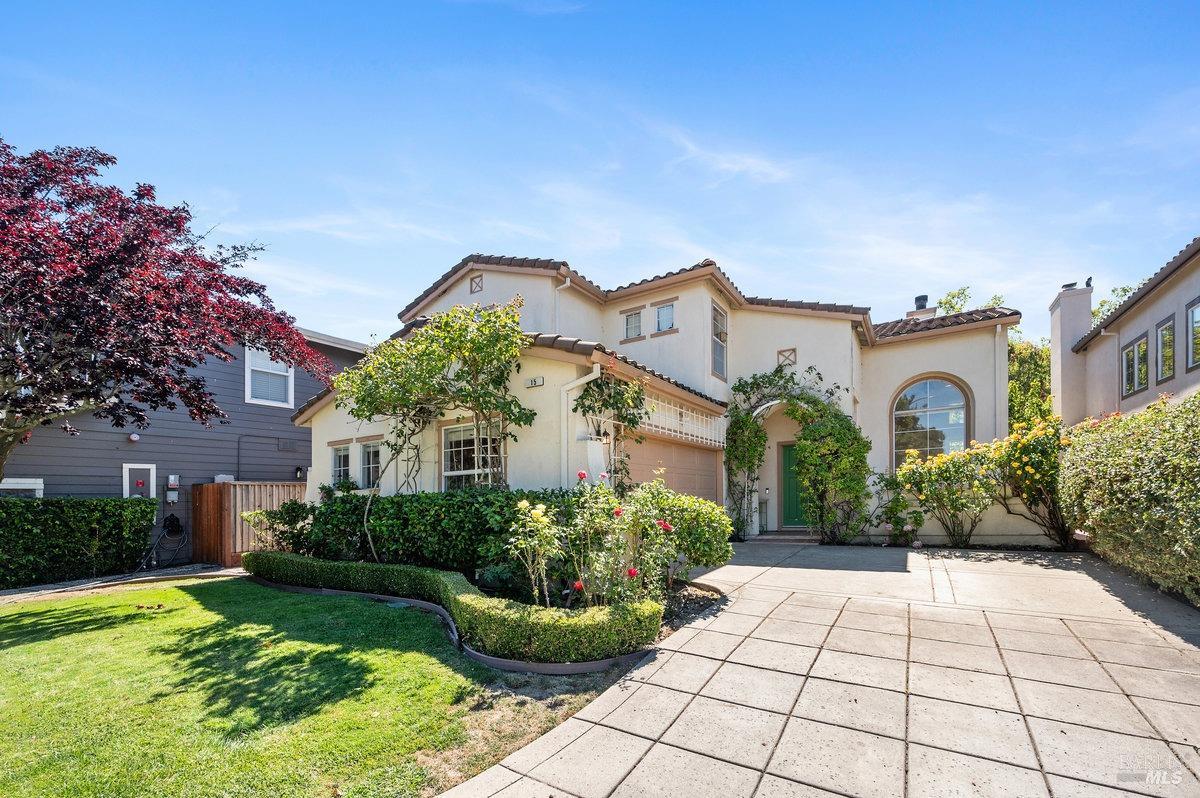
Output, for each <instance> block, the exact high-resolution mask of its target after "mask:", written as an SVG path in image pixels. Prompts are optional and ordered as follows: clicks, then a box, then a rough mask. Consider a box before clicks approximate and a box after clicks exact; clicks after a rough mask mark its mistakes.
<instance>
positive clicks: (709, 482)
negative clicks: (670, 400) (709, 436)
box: [626, 437, 721, 502]
mask: <svg viewBox="0 0 1200 798" xmlns="http://www.w3.org/2000/svg"><path fill="white" fill-rule="evenodd" d="M626 451H627V452H629V475H630V477H631V478H632V479H633V481H634V482H649V481H650V480H652V479H654V478H655V477H656V476H661V477H662V478H663V480H664V481H665V482H666V483H667V487H669V488H671V489H672V490H675V491H679V492H680V493H690V494H692V495H693V496H700V497H701V498H704V499H711V500H712V501H715V502H719V501H720V500H721V453H720V452H717V451H713V450H712V449H703V448H700V447H699V446H689V445H687V444H686V443H679V442H677V441H669V440H663V439H661V438H650V437H647V438H646V439H645V440H643V441H642V442H641V443H629V444H627V445H626ZM658 469H663V473H662V474H655V473H654V472H655V471H656V470H658Z"/></svg>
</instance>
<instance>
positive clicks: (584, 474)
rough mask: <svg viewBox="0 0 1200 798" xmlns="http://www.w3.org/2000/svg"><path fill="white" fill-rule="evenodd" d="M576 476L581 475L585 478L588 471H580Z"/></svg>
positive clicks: (581, 477) (580, 476)
mask: <svg viewBox="0 0 1200 798" xmlns="http://www.w3.org/2000/svg"><path fill="white" fill-rule="evenodd" d="M575 476H577V477H579V478H580V479H581V480H584V479H587V472H586V471H580V472H579V473H578V474H576V475H575Z"/></svg>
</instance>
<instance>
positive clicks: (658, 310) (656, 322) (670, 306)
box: [654, 302, 675, 332]
mask: <svg viewBox="0 0 1200 798" xmlns="http://www.w3.org/2000/svg"><path fill="white" fill-rule="evenodd" d="M664 310H670V311H671V326H670V327H660V326H659V316H658V314H659V313H662V312H663V311H664ZM674 329H675V303H674V302H668V303H667V304H665V305H658V306H656V307H655V308H654V331H655V332H666V331H667V330H674Z"/></svg>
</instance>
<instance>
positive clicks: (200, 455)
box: [4, 344, 356, 562]
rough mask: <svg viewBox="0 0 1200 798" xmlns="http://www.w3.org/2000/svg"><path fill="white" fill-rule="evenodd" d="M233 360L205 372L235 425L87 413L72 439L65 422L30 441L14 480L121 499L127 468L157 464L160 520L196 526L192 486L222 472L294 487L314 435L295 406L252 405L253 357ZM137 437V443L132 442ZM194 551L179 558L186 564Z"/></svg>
mask: <svg viewBox="0 0 1200 798" xmlns="http://www.w3.org/2000/svg"><path fill="white" fill-rule="evenodd" d="M313 346H314V347H315V348H316V349H318V350H320V351H322V352H323V353H324V354H325V355H326V356H327V357H329V358H330V359H331V360H332V361H333V362H334V364H335V365H336V366H337V367H339V368H341V367H344V366H346V365H349V364H350V363H352V362H353V361H354V360H355V359H356V356H354V355H353V354H351V353H349V352H344V351H342V350H338V349H334V348H332V347H328V346H325V345H322V344H314V345H313ZM237 352H238V354H239V357H238V358H237V359H236V360H234V361H232V362H229V363H225V362H221V361H210V362H208V363H207V364H205V365H204V366H202V367H200V368H199V369H197V372H198V373H199V374H200V376H202V377H204V379H205V380H206V382H207V384H208V387H209V390H211V391H212V392H213V395H214V397H215V398H216V401H217V403H218V404H219V405H220V407H221V408H222V409H223V410H224V411H225V412H226V413H228V414H229V419H228V423H226V424H220V423H216V422H214V423H213V425H212V426H211V427H209V428H206V427H204V426H202V425H200V424H198V423H196V422H195V421H193V420H192V419H191V418H189V417H188V414H187V411H186V410H185V409H183V408H179V409H176V410H158V411H153V412H151V414H150V427H149V428H148V429H137V428H135V427H127V428H125V429H116V428H114V427H113V426H112V425H111V424H110V423H109V422H107V421H102V420H99V419H96V418H93V417H92V416H91V415H87V414H84V415H79V416H75V417H73V418H72V419H71V423H72V424H73V425H74V426H75V427H76V428H78V429H79V434H78V435H75V436H68V435H66V434H65V433H63V431H62V430H61V429H59V427H58V426H57V425H54V426H47V427H40V428H38V429H37V430H35V431H34V433H33V437H32V438H31V439H30V441H29V443H27V444H25V445H23V446H18V447H17V448H16V450H15V451H14V452H13V454H12V456H11V457H10V458H9V460H8V463H7V464H6V466H5V470H4V475H5V477H6V478H40V479H42V480H44V484H45V493H44V495H45V496H92V497H98V496H121V495H122V492H123V489H124V485H123V477H122V464H123V463H131V464H134V463H136V464H153V465H155V466H156V469H155V471H156V474H155V476H156V479H155V485H154V487H155V491H154V492H155V496H156V498H157V499H158V501H159V505H160V510H159V516H158V517H159V521H160V522H161V521H162V519H163V518H164V517H165V516H166V514H167V513H174V514H175V515H176V516H178V517H179V519H180V520H181V521H182V522H183V526H184V528H185V529H191V524H192V519H191V511H192V506H191V500H190V496H191V489H192V487H193V486H194V485H196V484H201V483H207V482H212V481H213V478H214V477H215V476H216V475H217V474H232V475H233V476H235V477H236V478H238V479H242V480H263V481H279V482H290V481H294V480H295V479H296V469H297V468H302V467H304V466H307V465H308V463H309V462H310V460H311V452H310V436H309V434H308V431H307V430H305V429H297V428H296V427H295V426H294V425H293V424H292V423H291V415H292V413H293V412H294V410H293V408H290V407H275V406H268V405H261V404H251V403H248V402H247V401H246V369H245V360H244V358H243V357H241V356H240V355H241V354H242V350H241V349H240V348H239V349H238V350H237ZM322 387H323V386H322V385H321V383H320V382H319V381H318V380H317V379H316V378H315V377H313V376H312V375H310V374H308V373H306V372H304V371H298V372H296V374H295V383H294V389H293V394H294V406H295V407H299V406H300V405H301V404H303V403H304V402H305V401H306V400H307V399H308V398H309V397H311V396H314V395H315V394H316V393H318V392H319V391H320V390H321V389H322ZM134 432H136V433H137V434H138V436H139V438H140V439H139V440H138V441H137V442H132V441H130V440H129V435H130V433H134ZM169 474H178V475H179V477H180V488H179V501H178V503H176V504H170V505H168V504H167V503H166V488H165V484H166V480H167V476H168V475H169ZM190 555H191V553H190V549H185V550H183V551H182V552H180V553H179V557H180V558H181V559H182V560H183V561H185V562H186V561H187V559H188V558H190Z"/></svg>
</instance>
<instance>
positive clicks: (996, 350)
mask: <svg viewBox="0 0 1200 798" xmlns="http://www.w3.org/2000/svg"><path fill="white" fill-rule="evenodd" d="M1001 336H1004V339H1003V340H1001ZM1001 351H1003V352H1004V361H1003V362H1004V368H1005V370H1006V371H1005V373H1006V374H1007V369H1008V334H1007V333H1006V332H1005V330H1004V325H1003V324H997V325H996V337H995V343H994V344H993V346H992V360H993V363H994V364H995V369H994V370H993V374H992V379H993V381H994V382H995V385H996V391H995V393H996V435H995V437H997V438H1005V437H1008V396H1007V394H1006V393H1005V392H1002V391H1001V390H1000V362H1001V360H1000V352H1001ZM1004 382H1005V385H1007V384H1008V380H1007V379H1006V380H1005V381H1004Z"/></svg>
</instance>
